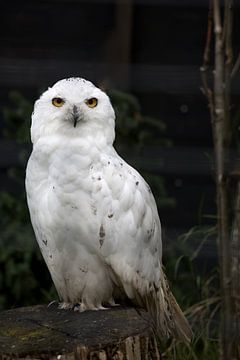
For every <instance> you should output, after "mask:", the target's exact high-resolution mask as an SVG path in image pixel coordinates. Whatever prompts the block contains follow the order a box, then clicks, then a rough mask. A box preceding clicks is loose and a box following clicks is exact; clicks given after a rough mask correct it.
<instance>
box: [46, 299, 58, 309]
mask: <svg viewBox="0 0 240 360" xmlns="http://www.w3.org/2000/svg"><path fill="white" fill-rule="evenodd" d="M57 302H58V301H57V300H53V301H51V302H50V303H49V304H48V305H47V308H50V307H51V306H52V305H53V304H55V303H57Z"/></svg>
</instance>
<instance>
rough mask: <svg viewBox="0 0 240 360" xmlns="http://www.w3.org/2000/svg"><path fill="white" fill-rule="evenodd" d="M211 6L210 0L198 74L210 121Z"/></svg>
mask: <svg viewBox="0 0 240 360" xmlns="http://www.w3.org/2000/svg"><path fill="white" fill-rule="evenodd" d="M212 30H213V4H212V0H210V1H209V8H208V24H207V36H206V43H205V48H204V54H203V65H202V66H201V68H200V74H201V79H202V88H201V90H202V92H203V94H204V95H205V96H206V97H207V99H208V106H209V110H210V115H211V119H212V121H213V118H214V102H213V91H212V89H211V88H210V86H209V84H208V71H209V62H210V59H209V58H210V56H209V55H210V49H211V40H212V33H213V31H212Z"/></svg>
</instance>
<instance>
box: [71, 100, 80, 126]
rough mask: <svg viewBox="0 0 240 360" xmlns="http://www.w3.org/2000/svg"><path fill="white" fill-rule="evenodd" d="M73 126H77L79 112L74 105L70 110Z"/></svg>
mask: <svg viewBox="0 0 240 360" xmlns="http://www.w3.org/2000/svg"><path fill="white" fill-rule="evenodd" d="M72 118H73V126H74V127H76V126H77V122H78V121H79V120H80V111H79V109H78V107H77V106H76V105H74V106H73V110H72Z"/></svg>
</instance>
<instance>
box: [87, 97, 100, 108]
mask: <svg viewBox="0 0 240 360" xmlns="http://www.w3.org/2000/svg"><path fill="white" fill-rule="evenodd" d="M85 103H86V104H87V106H88V107H90V108H95V107H96V106H97V104H98V99H96V98H90V99H87V100H86V101H85Z"/></svg>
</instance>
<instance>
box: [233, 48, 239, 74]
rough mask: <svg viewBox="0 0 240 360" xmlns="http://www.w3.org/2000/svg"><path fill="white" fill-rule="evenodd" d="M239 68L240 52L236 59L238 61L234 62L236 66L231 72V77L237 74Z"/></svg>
mask: <svg viewBox="0 0 240 360" xmlns="http://www.w3.org/2000/svg"><path fill="white" fill-rule="evenodd" d="M239 68H240V52H239V54H238V57H237V60H236V62H235V64H234V66H233V69H232V72H231V78H233V77H234V76H235V75H236V73H237V72H238V70H239Z"/></svg>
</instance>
